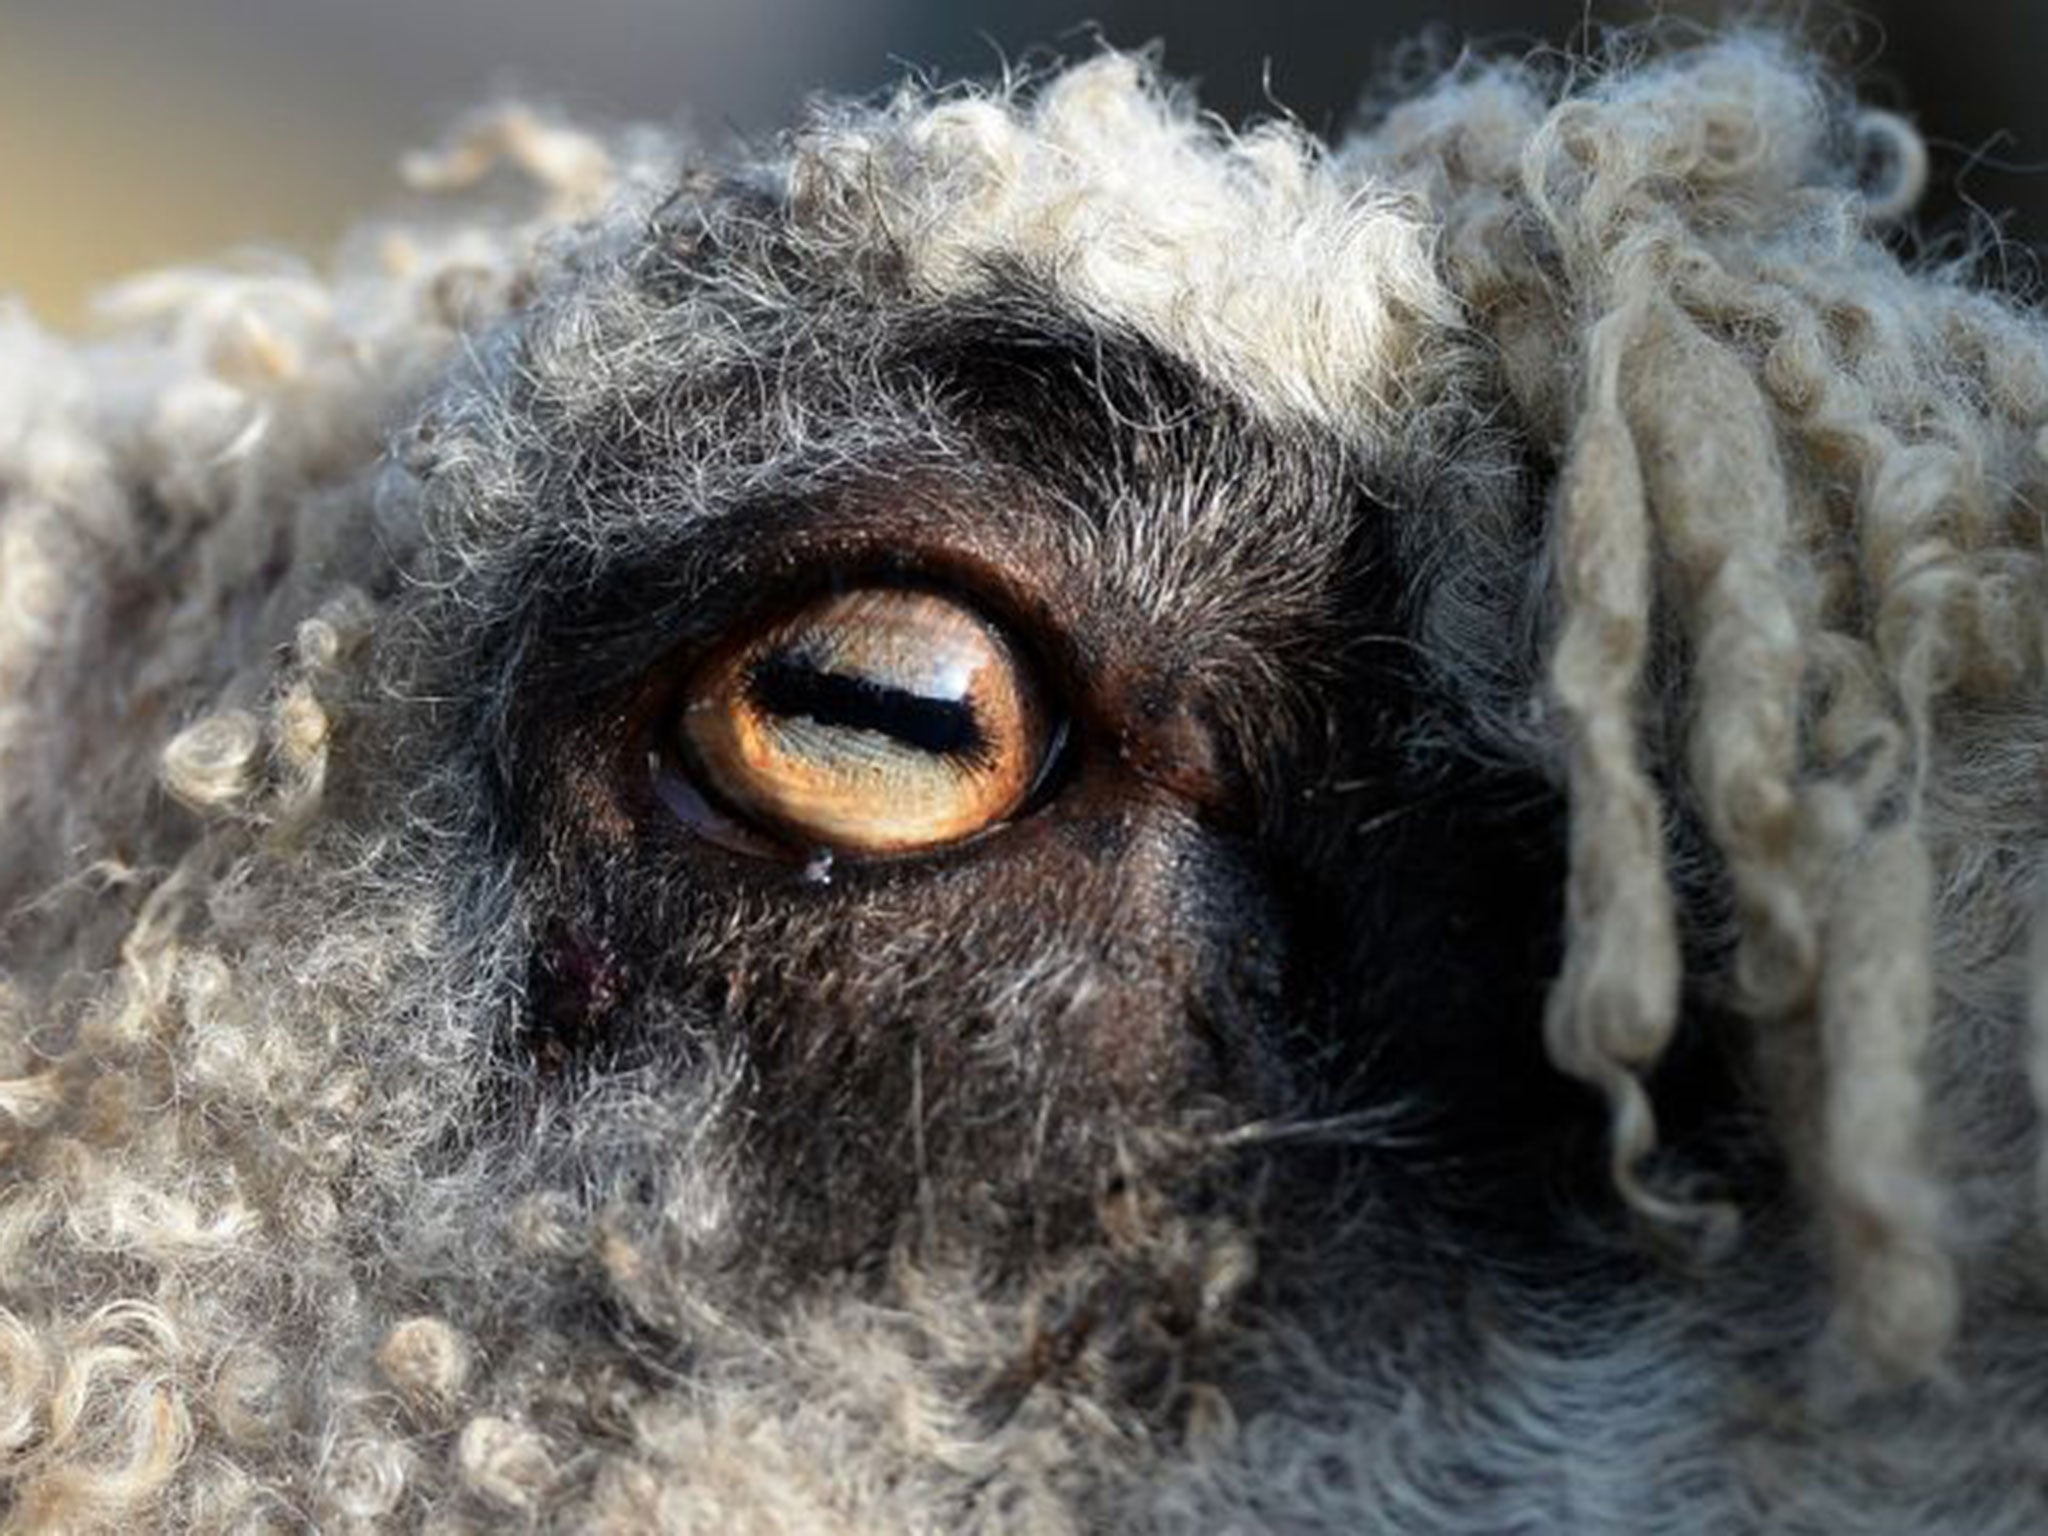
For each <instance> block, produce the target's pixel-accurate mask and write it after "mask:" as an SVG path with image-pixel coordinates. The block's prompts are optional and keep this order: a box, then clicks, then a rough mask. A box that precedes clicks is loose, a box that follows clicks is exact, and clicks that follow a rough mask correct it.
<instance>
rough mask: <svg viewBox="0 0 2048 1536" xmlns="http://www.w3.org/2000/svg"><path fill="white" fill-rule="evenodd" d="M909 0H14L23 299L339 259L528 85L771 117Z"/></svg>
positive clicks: (569, 96) (2, 260)
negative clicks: (226, 260) (462, 128)
mask: <svg viewBox="0 0 2048 1536" xmlns="http://www.w3.org/2000/svg"><path fill="white" fill-rule="evenodd" d="M897 9H898V6H897V4H896V0H854V3H840V0H745V3H744V4H739V3H734V0H573V3H572V0H0V299H4V298H5V297H7V296H9V295H13V296H17V297H20V298H23V299H25V300H26V302H27V303H28V305H29V306H30V308H31V309H32V310H33V311H34V312H35V313H36V314H37V315H38V316H40V317H41V318H43V319H44V320H46V321H48V322H49V323H52V324H57V325H61V326H67V327H68V326H74V325H79V324H82V323H87V322H88V321H89V318H90V308H91V295H92V294H93V293H94V292H95V291H97V290H99V289H102V288H104V287H105V286H106V285H107V284H109V283H111V282H113V281H115V280H117V279H119V278H121V277H123V276H126V275H128V274H130V273H133V272H135V271H138V270H141V269H145V268H148V267H152V266H160V265H163V264H166V263H175V262H181V261H194V260H201V259H205V258H208V257H211V256H215V255H218V254H220V253H221V252H224V251H228V250H232V249H235V248H239V247H247V246H251V245H260V246H267V247H273V248H284V249H289V250H295V251H301V252H305V253H307V254H309V255H312V256H314V257H315V258H316V259H317V258H318V257H319V256H320V254H321V253H322V252H323V251H324V250H325V249H326V248H327V247H328V246H329V245H330V244H331V243H332V242H333V241H334V239H335V238H336V237H337V236H338V235H340V234H341V233H342V231H343V230H345V229H346V228H347V227H348V226H349V225H350V224H351V223H353V222H354V221H355V220H357V219H358V218H360V217H361V216H362V215H363V214H364V213H366V212H369V211H372V210H374V209H376V208H377V207H378V206H380V205H382V204H388V203H390V202H392V201H394V200H396V199H397V198H398V197H399V196H400V195H401V188H400V186H399V183H398V180H397V176H396V172H395V166H396V163H397V161H398V158H399V157H400V156H401V155H402V154H403V153H404V152H405V151H406V150H408V149H412V148H416V147H418V146H420V145H421V144H424V143H427V142H430V141H432V140H433V139H434V138H435V137H436V136H437V135H438V134H439V132H440V131H441V130H442V129H443V128H444V127H445V126H446V125H447V124H448V123H449V122H450V121H451V120H452V119H453V118H454V117H455V116H456V115H458V114H459V113H460V112H461V111H462V110H463V109H464V108H465V107H469V106H473V105H475V104H476V103H478V102H480V101H484V100H488V99H493V98H497V97H501V96H503V95H505V94H507V93H508V92H517V93H520V94H529V95H533V96H535V97H537V98H539V99H542V100H548V101H556V102H559V103H561V104H564V105H566V106H568V107H569V108H570V109H571V110H573V111H575V112H577V113H579V114H582V115H585V116H589V117H592V118H595V119H597V120H620V119H628V118H632V119H653V120H656V121H687V122H689V123H690V124H692V125H693V126H694V127H695V128H697V129H698V130H699V131H701V132H703V133H704V134H706V135H707V136H716V135H723V134H728V133H731V132H734V131H741V132H759V131H762V130H764V129H766V128H768V127H769V126H771V125H772V124H774V123H775V122H777V121H778V120H780V119H781V118H782V117H784V116H786V115H787V114H788V112H789V111H790V110H791V109H792V108H793V107H794V106H795V104H796V103H797V101H798V100H799V99H800V97H801V95H802V93H803V92H804V91H805V90H807V89H809V88H812V87H814V86H817V85H820V84H830V83H833V82H837V81H844V80H846V79H848V78H854V79H859V80H860V82H861V83H862V84H872V83H874V82H876V81H880V80H883V79H886V78H887V77H888V76H889V74H891V73H892V72H893V70H894V67H895V66H892V64H891V62H890V59H889V55H888V52H887V49H886V47H885V46H884V45H883V44H881V43H880V42H879V41H870V39H876V38H879V37H881V36H883V35H886V34H887V33H888V32H889V31H890V30H892V27H891V22H892V18H894V16H895V14H896V11H897Z"/></svg>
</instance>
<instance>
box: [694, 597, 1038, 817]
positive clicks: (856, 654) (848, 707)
mask: <svg viewBox="0 0 2048 1536" xmlns="http://www.w3.org/2000/svg"><path fill="white" fill-rule="evenodd" d="M677 730H678V733H679V735H680V738H681V740H680V743H679V744H680V745H681V747H682V748H683V750H684V752H685V755H686V756H687V758H688V759H689V760H691V761H692V762H693V763H694V764H695V765H696V768H697V770H698V772H699V774H700V775H701V777H702V778H703V781H704V785H705V788H706V789H707V790H709V791H710V792H711V793H712V794H714V795H716V796H717V797H718V798H719V799H721V800H722V801H724V802H725V803H726V804H727V805H728V806H729V807H731V808H732V809H733V810H735V811H737V812H739V813H740V814H741V815H743V816H745V817H747V818H748V819H750V820H752V821H754V822H755V823H757V824H759V825H760V826H762V827H763V828H764V829H765V830H768V831H770V832H773V833H777V834H779V835H780V836H781V837H783V838H784V839H786V840H789V841H793V842H795V843H797V844H799V845H801V846H806V847H817V848H828V849H834V850H837V851H841V852H846V853H854V854H862V853H869V854H880V853H902V852H909V851H912V850H915V849H920V848H932V847H937V846H938V845H940V844H942V843H951V842H957V841H959V840H960V839H961V838H964V837H970V836H972V835H973V834H975V833H977V832H980V831H983V830H985V829H987V828H989V827H992V826H995V825H996V824H998V823H999V822H1001V821H1003V820H1004V819H1005V818H1006V817H1008V816H1010V815H1011V814H1012V813H1014V812H1015V811H1016V809H1017V808H1018V806H1019V805H1021V804H1022V803H1023V802H1024V800H1025V799H1026V797H1027V796H1029V794H1030V793H1031V789H1032V786H1033V785H1034V784H1035V783H1036V782H1037V780H1038V777H1039V773H1040V770H1041V769H1042V768H1043V767H1044V764H1045V759H1046V754H1047V750H1048V745H1049V734H1050V733H1049V730H1048V726H1047V720H1046V713H1045V709H1044V707H1043V705H1042V703H1041V700H1040V697H1039V692H1038V689H1037V686H1036V684H1035V683H1034V681H1033V679H1032V677H1031V674H1030V671H1029V669H1028V668H1027V667H1026V666H1025V665H1024V663H1023V660H1022V658H1020V657H1019V655H1018V654H1017V652H1016V650H1015V648H1014V647H1013V646H1012V645H1011V644H1010V642H1009V641H1008V640H1007V639H1006V638H1005V637H1004V635H1003V634H1002V632H1001V631H1000V630H998V629H997V628H996V627H995V626H994V625H992V624H990V623H989V622H988V621H987V620H986V619H984V618H982V617H981V616H980V615H979V614H977V613H975V612H974V611H973V610H972V609H971V608H968V607H965V606H963V605H962V604H961V603H959V602H957V601H955V600H953V599H952V598H949V597H944V596H941V595H939V594H937V593H933V592H925V591H920V590H916V589H909V588H897V587H867V588H858V589H855V590H852V591H846V592H837V593H833V594H832V595H830V596H827V597H824V598H821V599H820V600H818V601H817V602H815V603H813V604H811V605H810V606H809V607H807V608H804V609H803V610H801V611H800V612H798V613H796V614H794V615H792V616H790V617H789V618H786V619H784V620H782V621H780V622H779V623H776V624H774V625H771V626H770V627H768V628H766V629H764V630H763V631H761V632H760V633H759V634H756V635H754V636H751V637H749V638H747V639H746V640H743V641H742V642H741V643H740V644H738V645H737V646H734V647H731V648H728V649H726V650H725V651H723V652H721V653H719V654H718V655H716V656H714V657H712V658H711V659H710V660H708V661H707V662H705V663H704V664H703V665H701V666H700V667H699V669H698V670H697V672H696V674H695V675H694V676H693V677H692V678H691V679H690V682H689V685H688V694H687V697H686V699H685V702H684V705H683V709H682V713H681V716H680V718H679V720H678V722H677Z"/></svg>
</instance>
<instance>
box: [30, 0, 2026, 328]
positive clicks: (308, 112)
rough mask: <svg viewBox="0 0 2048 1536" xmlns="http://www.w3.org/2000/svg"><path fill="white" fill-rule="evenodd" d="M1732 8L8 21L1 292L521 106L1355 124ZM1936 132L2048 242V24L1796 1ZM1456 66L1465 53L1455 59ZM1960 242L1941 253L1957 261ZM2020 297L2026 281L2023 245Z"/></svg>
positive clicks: (47, 10)
mask: <svg viewBox="0 0 2048 1536" xmlns="http://www.w3.org/2000/svg"><path fill="white" fill-rule="evenodd" d="M1770 9H1771V7H1769V6H1764V7H1758V6H1755V5H1750V4H1738V3H1735V0H1729V3H1727V4H1726V5H1724V4H1722V3H1721V0H1300V3H1299V4H1296V5H1293V6H1288V7H1268V6H1249V5H1246V4H1244V0H968V3H966V4H962V3H960V0H0V301H4V300H5V299H6V298H7V297H8V296H9V295H18V296H21V297H23V298H25V299H26V301H27V303H28V304H29V305H30V306H31V308H32V309H33V310H34V311H35V312H36V313H37V314H38V315H40V316H41V317H42V318H44V319H45V320H46V321H49V322H51V323H53V324H58V325H63V326H72V325H77V324H81V323H85V322H87V321H88V319H89V315H90V296H91V295H92V293H93V292H94V291H96V290H98V289H100V288H103V287H104V286H105V285H107V284H108V283H110V282H112V281H114V280H116V279H118V278H120V277H122V276H124V275H126V274H129V273H132V272H135V271H137V270H140V269H143V268H147V267H151V266H157V265H162V264H165V263H171V262H179V261H191V260H199V259H204V258H206V257H209V256H212V255H216V254H219V253H221V252H223V251H227V250H231V249H234V248H237V247H246V246H249V245H263V246H270V247H283V248H286V249H291V250H298V251H302V252H305V253H307V254H309V255H312V256H314V257H315V258H317V257H318V256H319V255H320V253H321V252H322V251H323V250H324V249H325V248H326V247H327V246H328V245H329V244H330V243H331V242H332V241H333V239H334V238H335V237H336V236H337V235H339V234H340V233H341V232H342V230H344V229H345V228H346V227H347V226H348V225H349V224H351V223H352V222H354V221H355V220H356V219H358V218H360V217H361V216H362V215H364V214H365V213H367V212H371V211H374V210H375V209H377V208H378V207H379V206H380V205H382V204H386V203H388V202H390V201H392V200H393V199H395V198H396V197H397V196H398V195H399V191H400V189H399V187H398V183H397V179H396V175H395V172H394V170H393V167H394V166H395V164H396V162H397V159H398V157H399V156H400V155H401V154H402V153H403V152H404V151H405V150H407V149H410V148H414V147H417V146H419V145H420V144H422V143H425V142H428V141H430V140H431V139H432V138H433V137H434V136H435V135H436V134H437V133H438V131H439V130H440V129H441V127H442V126H443V125H445V124H446V123H448V122H449V121H450V120H451V119H452V118H453V117H454V116H455V115H456V114H457V113H459V112H460V111H461V110H462V109H463V108H465V107H468V106H471V105H473V104H475V103H477V102H479V101H482V100H485V99H490V98H494V97H499V96H502V95H504V94H506V93H507V92H516V93H520V94H525V95H531V96H536V97H538V98H540V99H542V100H545V101H552V102H556V103H559V104H562V105H564V106H566V107H568V108H569V109H570V110H571V111H572V112H573V113H575V114H576V115H578V116H581V117H584V118H586V119H596V120H598V121H606V120H611V121H617V120H626V119H653V120H656V121H674V122H682V123H686V124H688V125H689V126H690V127H691V128H692V130H693V131H695V132H697V133H698V134H699V135H700V136H703V137H706V138H710V139H714V140H715V139H719V138H723V137H726V136H729V135H731V134H734V133H740V134H760V133H764V132H767V131H770V130H772V129H773V128H774V127H775V126H776V125H778V124H780V123H783V122H785V121H787V120H788V118H789V116H790V114H791V113H792V111H794V110H795V109H796V107H797V105H798V104H799V102H800V101H801V100H802V98H803V96H804V95H805V94H806V93H807V92H810V91H814V90H819V89H831V90H841V91H845V90H852V91H860V92H866V91H872V90H874V89H876V88H878V87H881V86H884V85H886V84H887V83H888V82H889V81H890V80H891V79H892V78H894V77H896V76H898V75H900V74H901V73H903V71H904V70H906V69H910V68H917V69H927V70H929V71H931V72H933V73H935V74H938V75H940V76H949V75H960V74H971V75H988V74H991V73H993V72H995V71H996V70H997V69H998V68H999V67H1000V66H1001V65H1003V64H1004V63H1005V62H1006V61H1012V60H1015V59H1017V58H1019V57H1020V56H1021V57H1023V58H1025V59H1027V60H1031V59H1037V58H1042V57H1043V54H1041V53H1033V52H1030V51H1028V50H1032V49H1033V48H1034V47H1039V46H1049V47H1050V48H1052V49H1055V50H1058V51H1060V52H1063V53H1065V54H1067V55H1069V56H1073V55H1076V54H1086V53H1087V52H1089V51H1091V50H1092V49H1093V48H1094V47H1095V46H1097V39H1098V38H1101V39H1106V40H1108V41H1110V42H1113V43H1115V44H1117V45H1119V46H1126V47H1128V46H1140V45H1143V44H1145V43H1147V42H1148V41H1150V40H1152V39H1155V38H1163V39H1164V41H1165V50H1164V62H1165V64H1166V66H1167V68H1168V69H1169V70H1171V71H1173V72H1175V73H1176V74H1178V75H1181V76H1184V77H1192V78H1194V79H1196V80H1197V81H1198V82H1199V85H1200V90H1201V95H1202V99H1203V101H1204V102H1205V104H1206V105H1208V106H1210V107H1212V108H1214V109H1216V110H1217V111H1219V112H1221V113H1222V114H1223V115H1225V116H1226V117H1231V118H1237V117H1241V116H1243V115H1245V114H1247V113H1258V112H1270V111H1273V110H1275V109H1276V108H1277V107H1279V106H1282V105H1284V107H1285V108H1286V109H1287V110H1289V111H1290V112H1293V113H1294V114H1296V115H1298V116H1299V117H1300V119H1301V120H1302V121H1303V122H1305V123H1306V124H1307V125H1308V126H1310V127H1312V128H1316V129H1319V130H1325V131H1327V130H1330V129H1332V128H1335V127H1337V126H1339V125H1340V124H1341V122H1342V120H1343V119H1344V117H1345V116H1346V115H1347V113H1348V112H1349V110H1350V109H1351V107H1352V106H1353V104H1354V102H1355V100H1356V92H1357V91H1358V89H1359V86H1360V83H1361V82H1362V81H1364V80H1366V79H1367V78H1369V77H1370V75H1371V74H1372V72H1373V71H1374V69H1375V67H1376V66H1377V65H1378V64H1379V63H1381V62H1383V61H1384V59H1385V58H1386V56H1387V53H1388V51H1389V50H1390V49H1393V48H1394V47H1396V46H1397V45H1399V44H1401V43H1403V42H1404V40H1406V39H1409V38H1412V37H1413V36H1415V35H1416V34H1417V33H1418V32H1422V31H1425V30H1427V31H1432V32H1434V34H1435V36H1436V37H1437V39H1438V42H1439V45H1440V46H1439V49H1438V55H1437V56H1438V57H1440V58H1441V57H1447V56H1448V55H1447V54H1446V53H1445V52H1444V51H1443V45H1455V44H1456V43H1457V42H1459V41H1462V40H1464V39H1468V38H1469V39H1478V40H1480V41H1481V42H1482V44H1483V45H1486V46H1489V47H1491V48H1495V49H1505V50H1507V51H1516V50H1518V49H1520V48H1521V47H1524V46H1529V45H1533V44H1535V43H1537V42H1539V41H1548V42H1550V43H1574V42H1578V43H1582V42H1583V41H1584V40H1585V38H1586V37H1587V36H1588V28H1589V27H1593V26H1595V25H1596V24H1597V22H1599V21H1602V20H1604V21H1621V22H1628V21H1634V20H1640V19H1641V18H1642V17H1644V16H1646V15H1649V14H1652V13H1657V14H1661V15H1663V16H1665V17H1667V18H1678V17H1690V18H1692V19H1693V20H1695V21H1704V20H1706V19H1708V18H1710V17H1711V16H1713V15H1715V14H1718V13H1723V12H1732V13H1736V14H1746V15H1749V16H1752V17H1753V16H1755V15H1756V14H1757V13H1758V12H1759V10H1765V11H1768V10H1770ZM1779 9H1781V10H1782V11H1784V12H1786V13H1789V14H1793V15H1796V16H1797V17H1798V18H1799V20H1800V23H1801V26H1802V30H1804V31H1806V32H1807V33H1808V35H1809V36H1811V37H1813V38H1814V39H1815V40H1816V41H1817V42H1819V43H1820V44H1821V45H1822V46H1823V47H1824V48H1825V50H1826V51H1827V52H1828V53H1829V55H1830V56H1831V57H1832V58H1833V59H1834V60H1835V61H1836V63H1837V64H1838V65H1840V66H1842V67H1845V68H1847V69H1849V70H1850V71H1851V73H1852V74H1854V75H1855V76H1856V77H1857V78H1858V79H1859V81H1860V82H1861V84H1862V86H1863V88H1864V89H1866V90H1868V91H1870V92H1872V93H1873V94H1874V95H1875V96H1876V97H1877V99H1879V100H1881V101H1885V102H1890V103H1896V104H1900V105H1903V106H1905V107H1906V108H1907V109H1908V110H1909V111H1911V112H1912V113H1913V114H1914V115H1915V117H1916V118H1917V119H1918V121H1920V122H1921V123H1922V125H1923V126H1924V127H1925V128H1927V129H1928V130H1929V132H1930V136H1931V139H1932V143H1933V148H1934V152H1935V168H1936V184H1935V192H1934V194H1933V196H1932V197H1931V199H1930V202H1929V212H1930V214H1931V215H1932V225H1931V227H1932V228H1934V230H1935V231H1936V233H1937V236H1939V235H1940V233H1941V231H1943V230H1944V229H1947V230H1949V231H1951V232H1953V231H1954V230H1956V229H1959V228H1961V227H1963V225H1964V224H1965V223H1966V222H1967V221H1969V220H1972V219H1975V220H1977V221H1978V227H1980V228H1981V227H1982V220H1983V218H1984V216H1986V215H1989V216H1991V217H2004V216H2005V215H2006V214H2007V212H2008V211H2009V210H2010V211H2012V216H2011V217H2009V218H2004V223H2003V227H2004V229H2005V230H2006V232H2007V233H2008V234H2010V235H2013V236H2016V237H2017V238H2018V239H2019V240H2020V241H2022V242H2034V241H2040V240H2041V239H2043V238H2044V236H2048V176H2044V174H2043V173H2042V172H2041V171H2040V170H2039V169H2037V166H2036V163H2037V162H2040V161H2042V160H2043V159H2044V157H2048V94H2044V93H2041V92H2039V91H2038V90H2036V89H2035V88H2034V82H2033V75H2034V74H2035V73H2036V66H2037V61H2038V60H2039V58H2040V57H2041V56H2042V51H2043V50H2044V49H2048V6H2042V5H2033V6H2026V7H2017V8H2007V7H1999V6H1984V7H1967V6H1965V7H1934V6H1930V5H1925V4H1924V3H1918V0H1862V3H1859V4H1857V5H1855V6H1853V7H1851V6H1848V5H1842V6H1834V5H1831V4H1828V3H1822V0H1810V3H1805V4H1799V5H1793V4H1790V3H1788V4H1786V5H1784V6H1783V7H1781V8H1779ZM1453 51H1454V46H1453ZM1937 249H1939V245H1938V244H1937ZM2019 259H2020V261H2021V264H2022V269H2021V270H2020V272H2019V285H2020V286H2022V287H2026V286H2028V282H2027V279H2028V275H2029V274H2028V271H2027V270H2026V269H2025V264H2026V261H2027V258H2026V256H2025V254H2024V253H2020V256H2019Z"/></svg>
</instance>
